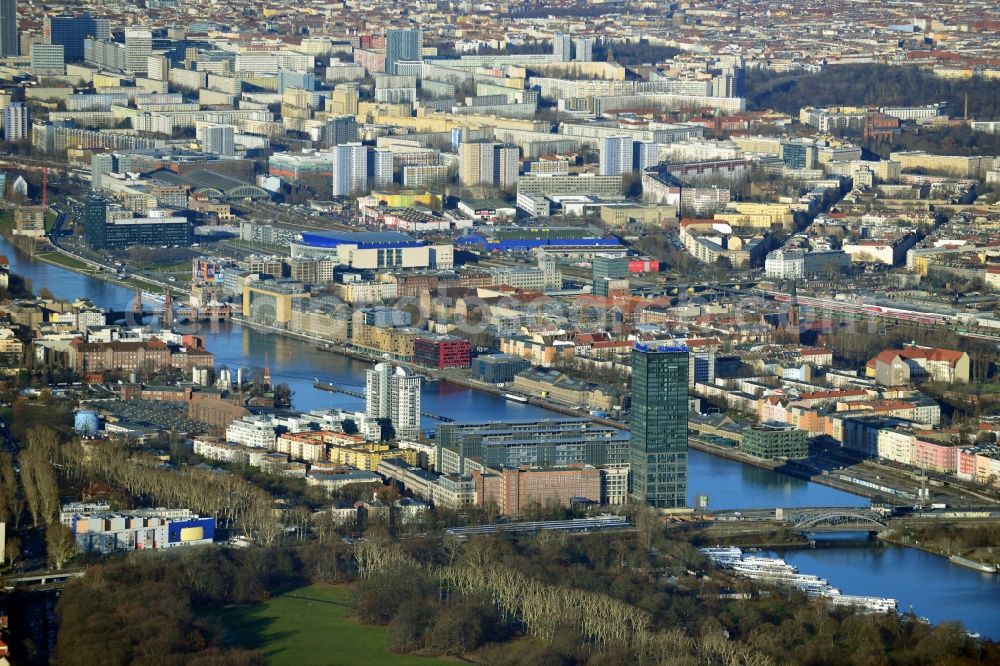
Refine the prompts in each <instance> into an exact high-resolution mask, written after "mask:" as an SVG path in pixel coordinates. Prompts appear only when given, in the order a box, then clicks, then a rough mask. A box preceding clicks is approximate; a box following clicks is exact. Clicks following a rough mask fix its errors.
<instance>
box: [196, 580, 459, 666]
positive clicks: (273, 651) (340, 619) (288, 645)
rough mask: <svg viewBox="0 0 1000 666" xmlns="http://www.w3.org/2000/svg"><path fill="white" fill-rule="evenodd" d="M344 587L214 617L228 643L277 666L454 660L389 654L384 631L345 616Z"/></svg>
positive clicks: (419, 665) (294, 594) (310, 588)
mask: <svg viewBox="0 0 1000 666" xmlns="http://www.w3.org/2000/svg"><path fill="white" fill-rule="evenodd" d="M350 603H351V595H350V592H349V590H348V588H346V587H344V586H340V585H338V586H331V585H307V586H305V587H300V588H296V589H294V590H290V591H288V592H286V593H284V594H282V595H281V596H279V597H275V598H274V599H271V600H270V601H267V602H265V603H262V604H255V605H253V606H238V607H232V608H226V609H223V610H221V611H220V612H219V613H217V614H215V615H217V617H218V618H219V619H220V620H221V621H222V623H223V625H224V626H225V628H226V629H225V630H226V641H227V642H228V643H229V644H230V645H241V646H243V647H246V648H249V649H255V650H260V651H261V652H262V653H263V654H264V656H265V657H267V659H268V660H269V661H270V663H272V664H275V665H276V666H282V665H283V664H288V665H289V666H292V665H294V666H341V665H343V666H354V665H355V664H379V665H384V666H439V665H440V664H449V665H451V666H454V664H455V663H456V662H455V661H450V660H442V659H434V658H431V657H417V656H411V655H405V654H394V653H392V652H389V650H388V647H387V645H386V636H385V632H386V630H385V629H384V628H383V627H370V626H366V625H363V624H359V623H358V622H356V621H354V620H353V619H351V618H350V617H347V616H348V614H349V613H350V610H351V607H350Z"/></svg>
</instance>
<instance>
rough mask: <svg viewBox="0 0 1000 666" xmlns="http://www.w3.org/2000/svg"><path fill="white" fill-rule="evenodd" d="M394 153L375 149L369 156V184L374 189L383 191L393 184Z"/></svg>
mask: <svg viewBox="0 0 1000 666" xmlns="http://www.w3.org/2000/svg"><path fill="white" fill-rule="evenodd" d="M392 159H393V158H392V151H391V150H387V149H383V148H375V149H373V150H372V151H371V154H370V155H369V156H368V165H369V167H370V169H369V173H368V184H369V186H370V187H371V188H372V189H373V190H374V189H381V188H385V187H388V186H389V185H391V184H392V164H393V163H392Z"/></svg>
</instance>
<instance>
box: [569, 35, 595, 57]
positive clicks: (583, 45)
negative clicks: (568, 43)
mask: <svg viewBox="0 0 1000 666" xmlns="http://www.w3.org/2000/svg"><path fill="white" fill-rule="evenodd" d="M573 46H574V48H575V49H576V54H575V55H574V57H573V60H576V61H577V62H591V61H592V60H593V59H594V38H593V37H577V38H575V39H574V40H573Z"/></svg>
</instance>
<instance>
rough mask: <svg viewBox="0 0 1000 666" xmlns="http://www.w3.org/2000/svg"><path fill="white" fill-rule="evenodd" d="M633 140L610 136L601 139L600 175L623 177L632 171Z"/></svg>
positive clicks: (625, 137)
mask: <svg viewBox="0 0 1000 666" xmlns="http://www.w3.org/2000/svg"><path fill="white" fill-rule="evenodd" d="M632 162H633V157H632V139H631V137H627V136H608V137H604V138H602V139H601V156H600V175H602V176H621V175H622V174H626V173H629V172H631V171H632Z"/></svg>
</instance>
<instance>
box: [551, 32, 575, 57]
mask: <svg viewBox="0 0 1000 666" xmlns="http://www.w3.org/2000/svg"><path fill="white" fill-rule="evenodd" d="M552 54H553V55H556V56H559V59H560V60H562V61H563V62H569V61H570V60H571V59H572V56H573V38H572V37H571V36H569V35H567V34H566V33H564V32H557V33H556V34H555V35H553V36H552Z"/></svg>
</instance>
